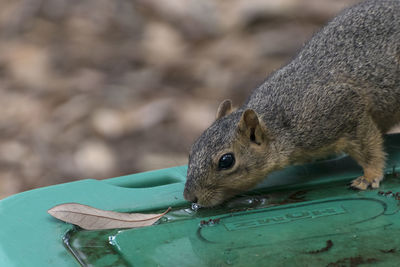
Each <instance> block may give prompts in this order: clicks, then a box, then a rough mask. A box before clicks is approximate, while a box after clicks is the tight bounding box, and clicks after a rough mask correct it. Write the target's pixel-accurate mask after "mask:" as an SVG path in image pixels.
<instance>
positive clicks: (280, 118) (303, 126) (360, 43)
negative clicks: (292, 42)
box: [185, 0, 400, 199]
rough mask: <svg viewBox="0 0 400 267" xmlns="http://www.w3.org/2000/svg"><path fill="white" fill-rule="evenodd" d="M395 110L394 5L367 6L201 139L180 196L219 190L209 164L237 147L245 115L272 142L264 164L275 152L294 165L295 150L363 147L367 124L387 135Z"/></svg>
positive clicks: (320, 37) (396, 1) (398, 2)
mask: <svg viewBox="0 0 400 267" xmlns="http://www.w3.org/2000/svg"><path fill="white" fill-rule="evenodd" d="M399 107H400V0H379V1H377V0H367V1H364V2H362V3H360V4H358V5H356V6H353V7H351V8H349V9H346V10H344V11H343V12H342V13H341V14H339V15H338V16H337V17H335V18H334V19H333V20H332V21H331V22H330V23H329V24H328V25H327V26H326V27H324V28H323V29H322V30H321V31H319V32H318V33H316V34H315V35H314V36H313V38H312V39H311V40H310V41H309V42H308V43H307V44H306V45H305V46H304V47H303V49H302V50H301V51H300V52H299V54H298V55H297V56H296V57H295V58H294V59H293V60H292V61H291V62H290V63H289V64H287V65H286V66H284V67H282V68H281V69H279V70H278V71H276V72H275V73H273V74H272V75H271V76H270V77H269V78H267V80H266V81H265V82H264V83H263V84H262V85H261V86H259V87H258V88H256V89H255V90H254V91H253V93H252V94H251V95H250V97H249V98H248V100H247V101H246V102H245V104H244V105H243V106H242V107H240V108H239V109H238V110H236V111H234V112H233V113H231V114H230V115H227V116H225V117H223V118H221V119H218V120H217V121H215V122H214V123H213V124H212V125H211V126H210V128H208V129H207V130H206V131H205V132H204V133H203V134H202V135H201V136H200V138H199V139H198V140H197V141H196V142H195V144H194V145H193V147H192V150H191V152H190V157H189V169H188V180H187V184H186V188H185V197H186V198H187V199H193V194H195V193H193V192H194V191H196V190H197V189H199V188H201V187H207V186H208V187H212V185H213V183H216V184H218V181H215V180H212V179H211V178H210V177H211V176H213V175H214V176H215V172H217V170H216V169H215V166H213V164H214V165H215V163H213V162H212V158H213V157H214V156H215V154H217V153H218V152H219V151H221V150H223V149H225V148H229V147H230V146H231V145H232V142H234V141H235V138H237V134H238V131H237V127H238V123H239V120H240V117H241V114H242V113H243V112H244V111H245V110H246V109H253V110H254V111H256V113H257V114H258V116H259V119H260V120H261V121H262V123H263V124H265V127H266V128H267V129H268V132H269V134H270V136H272V137H273V138H272V139H273V141H271V143H273V147H271V148H270V150H271V151H270V152H269V154H268V153H265V154H263V155H264V157H270V156H271V154H274V153H275V154H279V155H281V156H282V157H285V158H284V159H282V160H281V161H282V162H283V161H284V160H287V162H288V163H296V162H297V158H295V157H294V156H293V155H294V154H296V153H297V152H296V151H300V150H299V149H300V148H301V151H302V153H303V152H304V153H303V154H307V153H308V152H309V153H310V154H312V153H313V151H316V150H318V149H321V147H327V146H329V145H330V144H334V143H335V142H337V141H338V140H339V139H340V138H344V137H346V138H347V139H348V140H350V141H354V142H355V143H361V144H362V141H359V140H358V139H360V133H359V132H360V131H361V130H360V129H361V128H362V127H361V126H360V125H362V124H363V123H365V124H366V122H365V120H366V117H368V118H369V117H370V118H372V121H373V122H374V123H375V124H376V126H377V128H378V129H379V130H380V131H381V132H382V133H384V132H386V131H387V130H389V128H390V127H392V126H393V125H394V124H395V123H398V122H399V120H400V108H399ZM366 125H367V124H366ZM362 136H364V135H362ZM244 149H247V148H246V147H244ZM295 152H296V153H295ZM272 157H278V156H277V155H272ZM253 160H254V161H257V158H254V159H253ZM241 164H242V165H243V163H241ZM278 165H280V164H278ZM242 167H243V168H246V166H244V165H243V166H242ZM216 187H218V186H217V185H216ZM191 194H192V195H191Z"/></svg>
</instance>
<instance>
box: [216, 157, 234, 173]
mask: <svg viewBox="0 0 400 267" xmlns="http://www.w3.org/2000/svg"><path fill="white" fill-rule="evenodd" d="M234 163H235V157H234V156H233V154H232V153H228V154H224V155H222V157H221V158H220V159H219V162H218V168H219V169H221V170H226V169H229V168H230V167H232V166H233V164H234Z"/></svg>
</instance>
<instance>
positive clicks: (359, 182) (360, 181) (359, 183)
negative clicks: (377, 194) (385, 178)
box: [351, 176, 382, 190]
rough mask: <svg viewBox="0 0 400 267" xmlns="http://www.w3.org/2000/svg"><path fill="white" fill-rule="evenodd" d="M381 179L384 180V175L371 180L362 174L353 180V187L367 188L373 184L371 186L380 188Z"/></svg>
mask: <svg viewBox="0 0 400 267" xmlns="http://www.w3.org/2000/svg"><path fill="white" fill-rule="evenodd" d="M381 180H382V177H380V178H376V179H373V180H372V181H369V180H368V179H366V178H365V177H364V176H360V177H358V178H357V179H354V180H353V181H352V182H351V187H352V188H354V189H359V190H366V189H367V188H368V187H369V186H371V188H374V189H375V188H379V183H380V181H381Z"/></svg>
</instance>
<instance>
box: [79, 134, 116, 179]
mask: <svg viewBox="0 0 400 267" xmlns="http://www.w3.org/2000/svg"><path fill="white" fill-rule="evenodd" d="M74 159H75V164H76V166H77V168H78V170H79V171H80V172H81V173H83V174H86V175H88V176H91V175H92V176H93V177H97V176H101V177H104V176H106V175H107V174H109V173H111V172H112V171H114V169H115V167H116V159H115V155H114V152H113V151H112V149H111V148H110V147H109V146H107V145H106V144H105V143H103V142H101V141H96V140H90V141H85V142H84V143H82V144H81V145H80V147H79V148H78V150H77V151H76V152H75V155H74Z"/></svg>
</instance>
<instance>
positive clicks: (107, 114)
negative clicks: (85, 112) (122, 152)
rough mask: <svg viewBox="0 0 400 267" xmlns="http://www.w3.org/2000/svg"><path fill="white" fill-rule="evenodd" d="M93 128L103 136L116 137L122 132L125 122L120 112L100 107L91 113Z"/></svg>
mask: <svg viewBox="0 0 400 267" xmlns="http://www.w3.org/2000/svg"><path fill="white" fill-rule="evenodd" d="M92 124H93V127H94V129H95V130H96V131H97V132H98V133H99V134H101V135H102V136H104V137H109V138H116V137H119V136H121V135H122V134H124V132H125V128H126V126H125V122H124V118H123V117H122V115H121V114H120V112H118V111H115V110H111V109H100V110H97V111H95V112H94V114H93V115H92Z"/></svg>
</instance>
